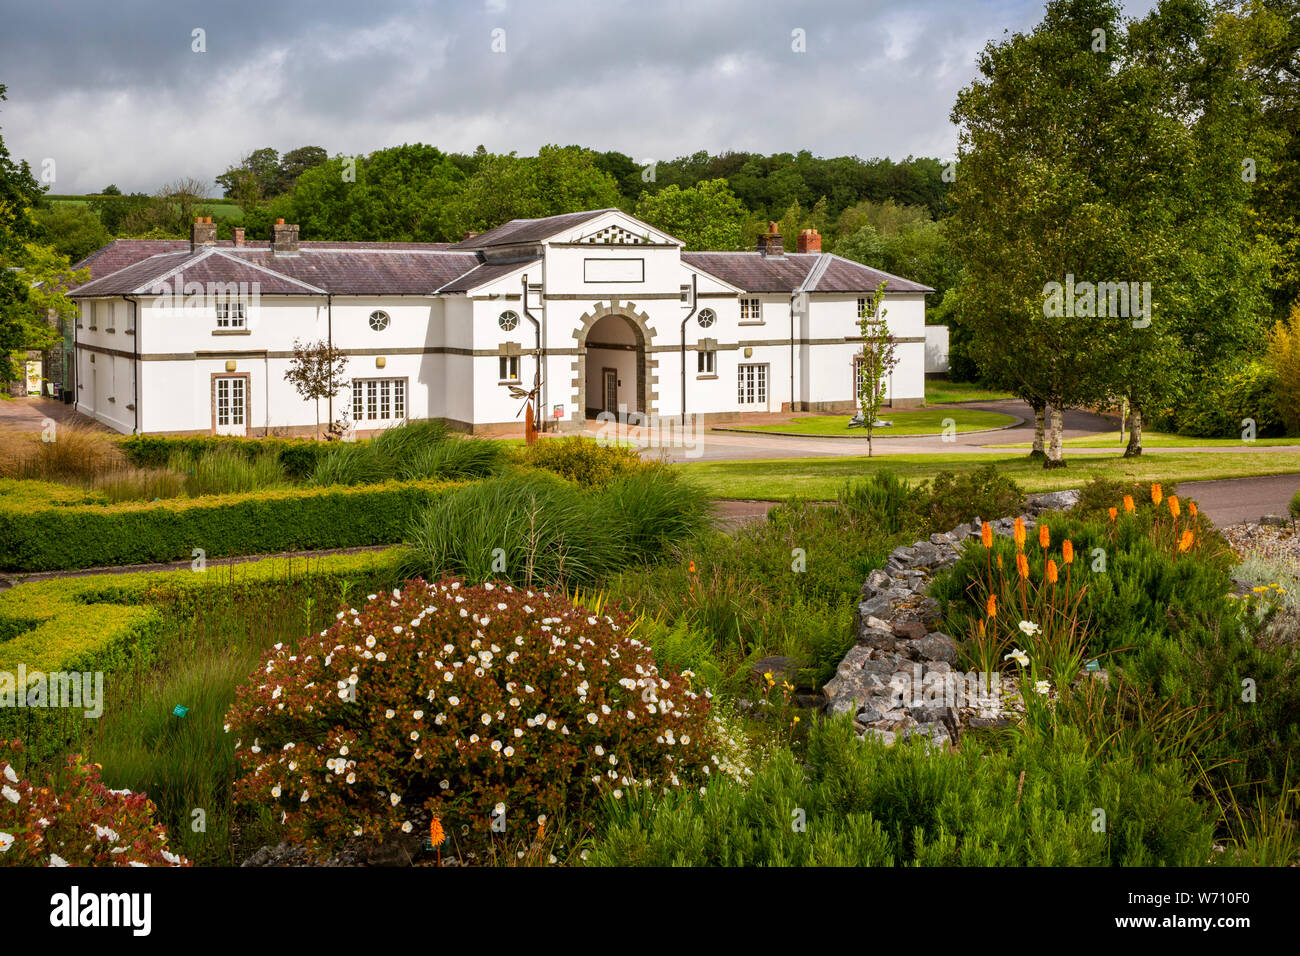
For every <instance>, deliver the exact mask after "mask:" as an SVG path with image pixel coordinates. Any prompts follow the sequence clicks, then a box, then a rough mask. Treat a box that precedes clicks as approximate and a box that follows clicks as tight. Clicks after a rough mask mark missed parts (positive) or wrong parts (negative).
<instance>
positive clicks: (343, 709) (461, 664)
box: [227, 580, 710, 849]
mask: <svg viewBox="0 0 1300 956" xmlns="http://www.w3.org/2000/svg"><path fill="white" fill-rule="evenodd" d="M357 603H358V604H360V608H359V609H357V610H349V612H348V613H345V614H342V615H340V620H339V621H338V622H337V623H335V624H334V625H333V626H332V627H331V628H330V629H329V630H327V631H323V632H321V633H319V634H314V635H311V636H309V637H305V638H304V639H303V640H302V641H301V642H299V645H298V647H297V648H292V649H291V648H288V647H280V646H277V647H275V648H272V649H269V650H268V651H267V652H266V654H265V655H264V656H263V661H262V665H263V666H259V667H258V668H257V669H256V670H255V671H254V672H253V674H252V675H251V676H250V677H249V679H248V681H247V683H245V684H244V686H243V687H241V688H240V691H239V694H238V696H237V697H236V700H235V703H234V706H233V707H232V708H231V711H230V714H229V716H228V718H227V719H228V721H229V723H230V733H231V735H232V736H233V737H234V738H235V751H236V758H237V762H238V767H239V774H240V777H239V780H238V782H237V784H236V799H237V800H239V801H240V802H245V803H249V804H252V805H254V806H265V805H268V804H269V805H270V806H271V807H272V808H274V809H276V810H282V811H283V814H284V816H283V819H284V829H285V832H286V833H287V834H288V835H289V836H290V837H291V838H293V839H295V840H299V841H304V842H309V843H311V844H313V845H314V846H316V847H318V848H321V849H326V848H341V847H342V846H343V845H345V844H346V842H347V841H349V840H350V839H351V838H352V837H354V836H358V835H366V836H371V837H375V836H377V837H378V838H379V839H380V840H385V839H390V838H392V837H396V836H397V835H398V832H399V830H400V831H402V832H406V833H410V832H412V831H414V832H416V833H417V839H418V838H419V836H418V834H420V833H421V832H427V831H426V830H425V828H426V826H427V824H428V818H429V815H435V816H438V817H439V818H441V819H442V821H443V822H444V825H445V826H446V828H447V829H448V830H451V829H453V828H454V829H456V830H459V831H461V832H462V833H465V832H468V833H469V834H470V837H469V839H470V840H472V841H473V842H474V843H475V844H477V845H479V846H482V845H484V844H486V843H487V841H488V840H489V838H490V836H491V833H492V831H493V830H494V829H495V827H494V826H493V818H494V816H496V815H497V814H507V816H506V817H503V818H501V822H502V823H504V824H506V825H507V826H508V827H510V829H509V830H508V832H510V833H512V834H516V835H517V836H515V837H514V838H513V839H512V842H514V841H515V840H518V839H520V838H521V837H523V834H525V833H527V832H528V831H532V830H533V829H534V828H535V827H536V826H537V825H538V824H540V823H543V822H545V821H546V820H548V819H551V818H554V817H556V816H558V815H561V814H564V813H566V812H580V811H581V809H582V808H583V807H584V806H585V805H587V804H589V803H591V802H594V801H595V800H596V799H598V798H599V796H600V795H602V794H606V793H609V794H612V795H613V796H614V797H615V798H616V799H617V798H619V797H622V796H623V795H624V793H625V792H626V791H627V790H629V789H630V788H631V786H632V785H634V784H638V783H645V784H649V785H653V786H654V787H655V789H656V790H658V789H674V788H677V787H685V786H698V785H699V784H700V783H702V782H703V781H704V780H705V779H707V778H706V776H705V774H707V773H708V766H707V765H708V762H709V759H710V753H709V740H708V737H709V734H708V725H707V715H708V709H709V705H708V702H707V701H706V700H705V699H704V698H703V697H701V696H700V695H699V694H697V693H695V692H693V691H692V690H691V687H690V684H689V682H688V681H687V680H686V679H684V678H682V677H680V676H678V675H676V674H671V673H667V672H662V671H660V669H659V668H658V667H657V666H656V665H655V662H654V660H653V659H652V657H651V656H650V652H649V649H648V648H647V647H645V645H644V644H643V643H641V642H639V641H637V640H636V639H634V638H633V637H632V636H631V635H630V634H629V633H628V628H629V625H630V624H631V622H630V620H629V619H628V618H627V617H626V616H624V615H618V614H616V615H603V616H600V617H597V616H595V615H593V614H592V613H591V612H590V611H589V610H587V609H586V608H584V607H581V606H578V605H575V604H573V603H571V602H570V601H568V600H567V599H565V598H564V597H562V596H558V595H548V594H538V593H536V592H534V591H527V592H524V591H519V590H517V589H515V588H513V587H510V586H508V585H507V586H504V587H501V586H496V585H493V584H491V583H485V584H483V585H479V586H470V587H462V583H461V582H460V581H457V580H443V581H439V582H437V583H436V584H426V583H425V582H424V581H411V582H408V583H407V584H406V585H405V586H404V587H403V588H401V589H395V590H393V591H392V592H390V593H385V594H383V595H382V596H380V597H377V596H376V595H371V596H370V598H369V600H368V602H367V603H364V604H362V603H361V602H357ZM267 674H272V675H273V676H272V677H270V678H268V677H267V676H266V675H267ZM264 750H265V751H266V752H267V754H268V755H269V759H268V756H264V755H263V751H264ZM511 824H513V825H511Z"/></svg>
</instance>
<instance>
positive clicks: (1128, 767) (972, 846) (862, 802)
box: [588, 719, 1212, 866]
mask: <svg viewBox="0 0 1300 956" xmlns="http://www.w3.org/2000/svg"><path fill="white" fill-rule="evenodd" d="M1190 791H1191V787H1190V785H1189V784H1188V783H1187V782H1186V780H1185V779H1184V777H1183V773H1182V770H1181V768H1180V767H1179V766H1178V765H1177V764H1175V763H1167V764H1160V765H1156V766H1152V767H1136V766H1134V765H1132V764H1131V763H1129V762H1126V761H1122V760H1116V761H1105V760H1098V759H1094V758H1092V757H1091V756H1090V755H1089V753H1088V749H1087V747H1086V745H1085V743H1084V741H1083V740H1082V738H1081V737H1080V736H1079V735H1077V734H1062V735H1061V737H1060V738H1059V739H1057V740H1055V741H1053V742H1052V743H1051V744H1050V745H1048V744H1045V743H1044V742H1043V741H1041V740H1035V739H1031V738H1016V739H1015V740H1014V741H1013V742H1012V743H1011V745H1010V746H1009V747H1008V749H1007V750H1005V751H1000V750H993V749H989V748H986V747H983V746H980V745H979V744H978V743H977V742H975V741H968V742H964V743H963V746H962V748H961V751H960V752H957V753H933V752H931V751H930V750H928V749H927V748H926V746H925V745H924V744H923V743H921V742H919V741H914V742H911V743H907V744H900V745H898V746H896V747H893V748H886V747H884V746H882V745H880V744H877V743H874V742H871V741H859V740H857V739H856V738H855V737H854V734H853V727H852V724H851V723H850V722H849V721H848V720H847V719H842V720H837V721H832V722H823V723H820V724H818V725H817V726H816V727H814V728H813V730H812V732H811V734H810V737H809V741H808V752H807V759H806V761H805V763H804V765H803V766H800V764H799V762H798V761H797V760H796V758H795V756H794V755H793V754H792V753H791V751H789V750H788V749H781V750H779V751H777V752H776V753H775V754H774V755H773V756H772V757H770V758H769V759H768V760H767V761H766V762H765V763H764V764H763V765H762V766H761V767H760V768H759V770H758V771H757V772H756V773H755V775H754V777H753V779H752V780H750V781H748V782H747V783H746V784H738V783H734V782H732V781H730V780H727V779H725V778H719V779H716V780H714V781H713V782H712V783H711V784H710V786H709V788H708V790H707V792H706V793H705V794H704V795H703V796H700V795H699V794H697V793H681V794H675V795H671V796H668V797H665V798H660V799H656V800H653V801H651V800H649V799H647V798H646V797H645V796H641V797H640V799H637V800H634V801H631V802H630V803H628V804H626V805H624V804H622V803H618V804H614V805H612V806H610V808H609V811H610V812H609V820H608V822H607V823H606V824H604V825H603V826H602V828H601V829H600V831H599V832H598V834H597V836H596V837H595V838H594V840H593V842H592V846H591V849H590V857H589V859H588V862H589V863H590V864H592V865H597V866H1105V865H1111V866H1156V865H1166V866H1198V865H1204V864H1205V863H1206V862H1207V861H1208V860H1209V858H1210V856H1211V840H1212V827H1211V826H1210V824H1209V823H1208V822H1207V820H1206V817H1205V814H1204V812H1203V811H1202V810H1201V808H1200V807H1198V806H1197V804H1196V803H1195V801H1194V800H1193V799H1192V796H1191V792H1190ZM1097 808H1100V809H1101V810H1104V811H1105V814H1106V826H1105V829H1104V831H1101V832H1099V831H1097V830H1095V829H1094V827H1093V823H1094V820H1095V819H1097V818H1096V816H1095V810H1096V809H1097ZM801 814H802V815H801ZM800 823H802V826H799V825H797V824H800Z"/></svg>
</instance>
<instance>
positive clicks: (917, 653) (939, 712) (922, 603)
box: [824, 490, 1079, 746]
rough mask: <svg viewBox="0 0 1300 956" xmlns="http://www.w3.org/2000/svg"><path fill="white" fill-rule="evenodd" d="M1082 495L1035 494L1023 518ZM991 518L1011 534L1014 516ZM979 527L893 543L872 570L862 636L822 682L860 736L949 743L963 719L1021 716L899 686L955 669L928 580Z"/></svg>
mask: <svg viewBox="0 0 1300 956" xmlns="http://www.w3.org/2000/svg"><path fill="white" fill-rule="evenodd" d="M1078 501H1079V492H1078V491H1073V490H1072V491H1056V492H1051V493H1048V494H1040V495H1031V496H1029V498H1028V500H1027V504H1026V513H1025V514H1024V515H1021V517H1022V518H1023V519H1024V520H1025V525H1026V528H1028V529H1032V528H1034V527H1036V526H1037V523H1038V522H1037V516H1038V515H1040V514H1042V513H1043V512H1045V511H1064V510H1067V509H1069V508H1072V507H1074V505H1076V504H1077V503H1078ZM990 524H991V526H992V528H993V532H994V533H995V534H998V535H1002V536H1004V537H1010V536H1011V534H1012V531H1013V529H1014V527H1015V518H1014V517H1011V518H999V519H997V520H996V521H992V522H990ZM980 529H981V522H980V520H979V519H978V518H976V519H975V521H974V522H972V523H969V524H962V525H958V526H957V527H956V528H953V529H952V530H951V531H948V532H945V533H942V534H932V535H930V537H929V540H926V541H917V542H916V543H914V544H913V545H912V546H911V547H899V548H895V549H894V551H893V552H892V553H891V554H890V555H889V559H888V560H887V561H886V562H885V566H884V568H883V569H881V570H877V571H872V572H871V574H869V575H868V576H867V580H866V583H865V584H864V585H863V588H862V595H861V601H860V602H859V604H858V610H857V614H856V619H855V627H856V630H857V643H856V644H855V645H854V646H853V647H852V648H850V649H849V652H848V653H847V654H846V655H845V656H844V659H843V660H842V661H840V664H839V667H838V669H837V670H836V673H835V676H834V677H833V678H831V680H830V681H829V682H828V683H827V684H826V686H825V688H824V693H825V696H826V703H825V705H824V706H825V710H826V712H827V713H829V714H842V713H852V714H853V720H854V723H855V724H856V725H857V727H858V730H859V731H860V734H859V736H863V737H865V736H867V735H872V736H875V737H878V738H879V739H881V740H883V741H884V742H885V743H887V744H892V743H894V742H895V741H896V740H898V739H900V738H901V739H906V738H908V737H912V736H917V735H923V736H925V737H926V738H928V740H929V741H930V742H931V743H932V744H933V745H936V746H944V745H948V744H951V743H956V742H957V740H958V739H959V736H960V733H961V728H962V727H964V726H969V727H990V726H1005V725H1007V724H1009V723H1012V722H1013V721H1014V720H1015V719H1016V715H1015V714H1014V712H1011V711H1008V710H1004V709H1000V708H995V709H994V710H993V711H992V712H989V711H988V709H987V708H984V707H980V708H975V707H962V708H956V707H952V706H948V705H947V704H945V703H943V702H941V701H935V702H933V703H926V702H921V701H919V700H918V699H917V698H918V697H920V696H921V695H919V694H916V693H910V694H907V693H905V690H904V689H903V687H902V685H904V684H905V685H907V687H910V688H917V689H919V688H920V687H922V686H923V685H924V684H925V683H926V682H927V681H929V682H934V681H938V680H948V679H951V678H952V677H953V675H954V670H953V668H954V665H955V664H956V663H957V658H958V647H957V640H956V639H954V638H953V637H951V636H949V635H947V634H945V633H943V632H942V631H940V630H939V629H938V628H939V626H940V625H941V624H942V620H941V618H940V614H939V602H938V601H937V600H935V599H934V598H932V597H930V596H929V595H928V593H927V592H928V590H929V585H930V579H931V578H932V577H933V576H934V575H935V574H937V573H939V572H941V571H944V570H946V569H947V568H950V567H952V566H953V565H954V564H956V563H957V560H958V559H959V558H960V557H961V551H962V548H963V547H964V546H965V543H966V541H968V540H969V539H971V538H976V539H978V538H979V536H980V534H981V530H980ZM932 675H933V676H932ZM1003 683H1004V686H1005V684H1006V681H1004V682H1003ZM909 696H910V697H911V698H912V699H911V701H910V702H909V701H908V699H907V698H908V697H909Z"/></svg>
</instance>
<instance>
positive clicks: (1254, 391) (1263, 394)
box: [1152, 362, 1286, 438]
mask: <svg viewBox="0 0 1300 956" xmlns="http://www.w3.org/2000/svg"><path fill="white" fill-rule="evenodd" d="M1279 397H1280V396H1279V380H1278V375H1277V372H1276V370H1275V369H1274V368H1272V367H1271V366H1270V365H1268V364H1267V363H1265V362H1248V363H1245V364H1242V365H1237V366H1234V367H1232V368H1227V369H1220V370H1218V371H1216V372H1215V373H1214V374H1213V375H1210V376H1207V377H1205V378H1203V379H1202V380H1201V381H1200V382H1199V384H1198V385H1197V386H1195V387H1193V388H1191V389H1190V390H1189V393H1188V395H1187V397H1186V398H1185V399H1184V400H1183V401H1181V402H1179V403H1178V404H1177V405H1174V406H1171V407H1169V408H1167V409H1161V410H1160V411H1159V412H1158V413H1157V414H1156V415H1155V416H1154V418H1153V421H1152V424H1153V425H1154V426H1155V428H1156V429H1157V430H1159V431H1167V432H1173V433H1176V434H1179V435H1191V436H1193V437H1196V438H1242V437H1243V435H1244V430H1245V428H1246V426H1245V425H1243V424H1242V422H1243V421H1245V420H1246V419H1250V420H1251V421H1253V422H1254V423H1255V433H1256V435H1257V436H1258V437H1260V438H1267V437H1271V436H1274V435H1283V434H1286V427H1285V425H1284V424H1283V420H1282V414H1281V408H1280V406H1279V404H1278V398H1279Z"/></svg>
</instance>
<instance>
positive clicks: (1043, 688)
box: [1034, 680, 1052, 696]
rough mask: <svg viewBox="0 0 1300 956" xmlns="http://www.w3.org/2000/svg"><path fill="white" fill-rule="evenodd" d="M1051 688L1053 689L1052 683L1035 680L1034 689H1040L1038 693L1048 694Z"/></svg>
mask: <svg viewBox="0 0 1300 956" xmlns="http://www.w3.org/2000/svg"><path fill="white" fill-rule="evenodd" d="M1051 689H1052V685H1051V684H1050V683H1048V682H1047V681H1045V680H1040V681H1035V682H1034V690H1036V691H1038V693H1040V694H1042V695H1043V696H1047V693H1048V691H1050V690H1051Z"/></svg>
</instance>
